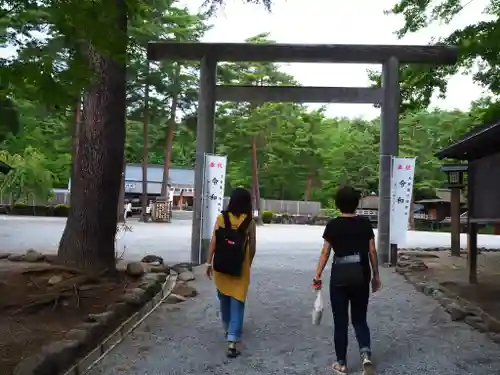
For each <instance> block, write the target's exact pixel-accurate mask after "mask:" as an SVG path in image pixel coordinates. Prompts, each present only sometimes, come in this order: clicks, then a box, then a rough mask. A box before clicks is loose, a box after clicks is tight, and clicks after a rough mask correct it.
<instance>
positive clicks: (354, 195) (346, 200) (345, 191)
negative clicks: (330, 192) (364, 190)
mask: <svg viewBox="0 0 500 375" xmlns="http://www.w3.org/2000/svg"><path fill="white" fill-rule="evenodd" d="M359 198H360V194H359V192H358V191H357V190H356V189H354V188H352V187H351V186H342V187H340V188H339V189H338V190H337V192H336V193H335V206H337V208H338V209H339V210H340V212H342V213H343V214H353V213H355V212H356V209H357V208H358V204H359Z"/></svg>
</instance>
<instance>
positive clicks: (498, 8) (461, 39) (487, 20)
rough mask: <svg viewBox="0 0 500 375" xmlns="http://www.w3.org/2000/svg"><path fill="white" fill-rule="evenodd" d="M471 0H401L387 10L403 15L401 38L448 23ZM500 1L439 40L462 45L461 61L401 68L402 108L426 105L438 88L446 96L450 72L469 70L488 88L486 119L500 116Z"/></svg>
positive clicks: (493, 0)
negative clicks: (443, 65) (453, 63)
mask: <svg viewBox="0 0 500 375" xmlns="http://www.w3.org/2000/svg"><path fill="white" fill-rule="evenodd" d="M471 3H472V2H471V1H466V0H436V1H425V2H422V1H419V0H400V1H398V2H397V3H396V4H395V5H394V6H393V7H392V8H391V9H390V10H388V11H387V13H390V14H393V15H398V16H402V17H403V19H404V24H403V26H402V27H401V28H400V29H399V30H397V31H396V35H397V36H398V37H399V38H402V37H404V36H406V35H408V34H411V33H414V32H417V31H419V30H421V29H424V28H426V27H427V26H428V25H430V24H431V23H437V22H444V23H449V22H450V21H451V20H453V19H454V18H455V17H456V16H457V15H459V14H461V13H464V12H467V10H468V6H469V5H470V4H471ZM499 21H500V5H499V3H498V1H497V0H490V1H489V3H488V4H487V5H486V6H485V8H484V11H483V15H482V19H481V20H480V21H478V22H477V23H474V24H470V25H467V26H465V27H462V28H460V29H457V30H455V31H453V32H452V33H451V34H450V35H448V36H446V37H444V38H440V39H439V40H436V42H440V43H443V44H449V45H456V46H458V47H459V48H460V57H459V61H458V63H457V64H456V65H455V66H451V67H449V66H448V67H432V66H431V67H429V66H427V67H423V66H418V65H417V66H415V65H412V66H405V67H403V69H402V74H401V81H402V82H401V84H402V90H401V93H402V97H403V108H402V109H403V111H404V110H405V109H413V110H415V109H425V108H427V106H428V105H429V103H430V99H431V96H432V95H433V94H434V93H435V92H436V90H437V92H438V93H439V94H440V95H441V96H444V95H445V93H446V88H447V82H448V79H449V78H450V76H451V75H453V74H458V73H470V74H472V76H473V79H474V81H475V82H477V83H479V84H480V85H482V86H483V87H484V88H485V89H487V90H489V91H490V92H491V93H492V94H493V97H491V98H489V99H490V105H489V110H488V111H483V112H482V115H483V121H491V119H493V118H498V117H499V116H500V103H499V102H498V100H497V99H496V97H497V96H498V95H499V94H500V69H499V66H500V49H499V46H498V40H499V38H500V22H499ZM371 78H372V80H373V82H374V83H379V82H380V75H379V74H372V76H371Z"/></svg>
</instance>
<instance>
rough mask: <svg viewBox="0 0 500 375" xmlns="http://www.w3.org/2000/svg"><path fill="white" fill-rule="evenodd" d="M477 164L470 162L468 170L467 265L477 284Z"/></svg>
mask: <svg viewBox="0 0 500 375" xmlns="http://www.w3.org/2000/svg"><path fill="white" fill-rule="evenodd" d="M474 170H475V165H474V164H472V165H471V164H469V167H468V171H467V201H468V204H469V212H468V214H467V221H468V223H467V265H468V269H469V283H470V284H477V252H478V249H477V232H478V224H477V223H475V222H474V221H473V219H474V211H475V207H474V206H475V202H474V195H475V191H474V190H475V188H476V187H475V184H476V181H477V180H476V178H475V173H474V172H475V171H474Z"/></svg>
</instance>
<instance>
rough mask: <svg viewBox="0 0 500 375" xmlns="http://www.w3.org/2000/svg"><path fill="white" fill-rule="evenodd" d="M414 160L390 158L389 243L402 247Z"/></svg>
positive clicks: (408, 210)
mask: <svg viewBox="0 0 500 375" xmlns="http://www.w3.org/2000/svg"><path fill="white" fill-rule="evenodd" d="M414 176H415V158H392V180H391V233H390V234H391V243H392V244H396V245H399V246H400V245H404V243H405V241H406V233H407V231H408V222H409V219H410V210H411V200H412V197H413V178H414Z"/></svg>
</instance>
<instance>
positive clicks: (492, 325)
mask: <svg viewBox="0 0 500 375" xmlns="http://www.w3.org/2000/svg"><path fill="white" fill-rule="evenodd" d="M483 321H484V323H485V324H486V328H487V329H488V332H491V333H498V334H500V322H499V321H498V320H496V319H495V318H493V317H491V316H484V315H483Z"/></svg>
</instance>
